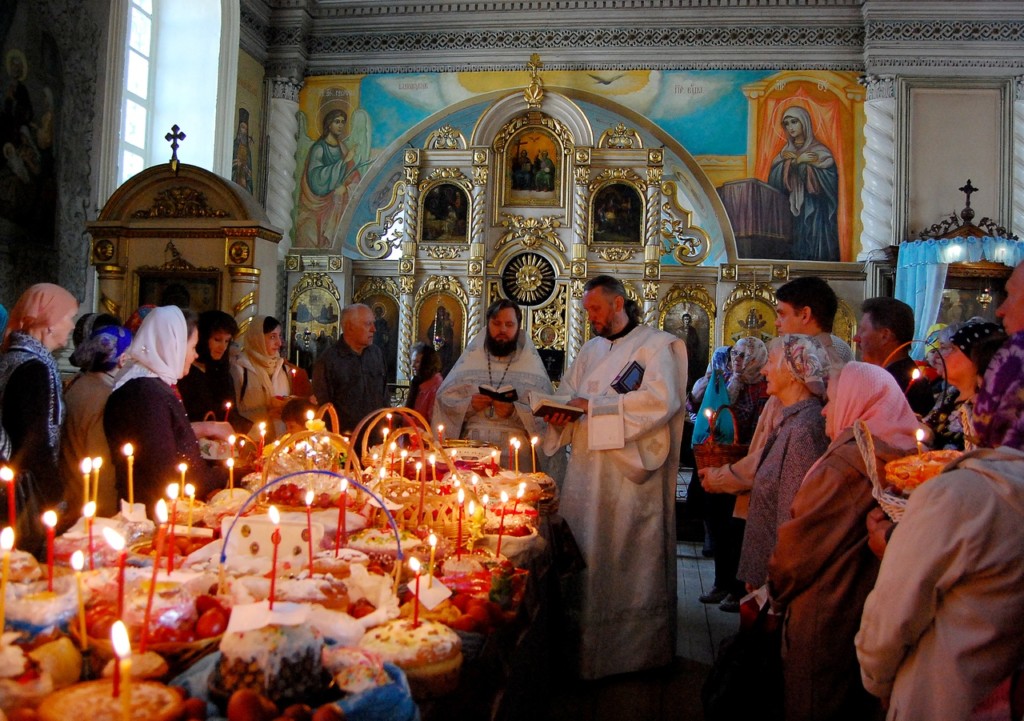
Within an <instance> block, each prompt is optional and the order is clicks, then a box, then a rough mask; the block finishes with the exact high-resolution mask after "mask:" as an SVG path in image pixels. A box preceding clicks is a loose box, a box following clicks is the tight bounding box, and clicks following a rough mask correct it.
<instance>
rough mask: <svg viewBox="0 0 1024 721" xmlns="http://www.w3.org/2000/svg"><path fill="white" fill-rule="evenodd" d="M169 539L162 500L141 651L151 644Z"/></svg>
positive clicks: (164, 502) (143, 620)
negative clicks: (158, 586)
mask: <svg viewBox="0 0 1024 721" xmlns="http://www.w3.org/2000/svg"><path fill="white" fill-rule="evenodd" d="M166 537H167V501H165V500H164V499H162V498H161V499H160V500H159V501H157V502H156V544H155V546H154V549H153V550H154V551H155V553H156V556H155V557H154V558H153V575H152V576H151V577H150V579H149V592H148V595H147V598H146V613H145V615H144V616H143V617H142V641H141V642H140V644H139V651H141V652H142V653H145V652H146V644H147V643H148V642H149V621H150V618H151V617H152V614H153V595H154V594H155V593H156V577H157V574H159V573H160V554H161V553H162V552H163V547H164V539H165V538H166Z"/></svg>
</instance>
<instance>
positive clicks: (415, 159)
mask: <svg viewBox="0 0 1024 721" xmlns="http://www.w3.org/2000/svg"><path fill="white" fill-rule="evenodd" d="M405 164H406V165H407V166H409V165H419V164H420V151H419V150H417V149H416V148H406V149H405Z"/></svg>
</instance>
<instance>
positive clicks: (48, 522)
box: [43, 511, 57, 528]
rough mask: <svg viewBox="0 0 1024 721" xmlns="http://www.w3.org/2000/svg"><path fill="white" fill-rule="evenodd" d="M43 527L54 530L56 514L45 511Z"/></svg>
mask: <svg viewBox="0 0 1024 721" xmlns="http://www.w3.org/2000/svg"><path fill="white" fill-rule="evenodd" d="M43 525H44V526H46V527H48V528H55V527H56V526H57V514H56V513H54V512H53V511H47V512H46V513H44V514H43Z"/></svg>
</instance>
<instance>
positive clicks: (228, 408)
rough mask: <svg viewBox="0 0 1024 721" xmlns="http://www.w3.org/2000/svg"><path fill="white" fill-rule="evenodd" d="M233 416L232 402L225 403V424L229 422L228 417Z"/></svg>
mask: <svg viewBox="0 0 1024 721" xmlns="http://www.w3.org/2000/svg"><path fill="white" fill-rule="evenodd" d="M230 415H231V401H224V422H225V423H227V422H228V416H230Z"/></svg>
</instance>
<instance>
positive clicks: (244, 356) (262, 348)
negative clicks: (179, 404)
mask: <svg viewBox="0 0 1024 721" xmlns="http://www.w3.org/2000/svg"><path fill="white" fill-rule="evenodd" d="M281 331H282V328H281V323H280V322H279V321H278V320H277V319H276V318H272V317H270V316H269V315H258V316H256V317H254V318H253V319H252V321H250V323H249V327H248V328H247V329H246V331H245V335H244V337H243V341H242V353H241V354H240V355H239V356H238V358H237V360H236V362H235V365H234V366H232V368H231V374H232V376H233V377H234V379H235V393H236V395H237V396H238V411H239V412H240V413H241V414H242V415H243V416H245V417H246V418H248V419H249V420H250V421H252V422H253V423H254V424H258V423H260V422H265V423H266V424H267V440H268V441H272V440H274V439H275V438H277V437H278V436H279V435H281V434H282V433H284V430H285V429H284V421H282V420H281V409H282V408H284V404H285V403H287V402H288V398H289V396H291V393H292V384H291V379H290V378H289V376H288V372H287V371H286V370H285V368H284V358H282V357H281V346H282V345H283V344H284V341H283V339H282V338H281Z"/></svg>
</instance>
